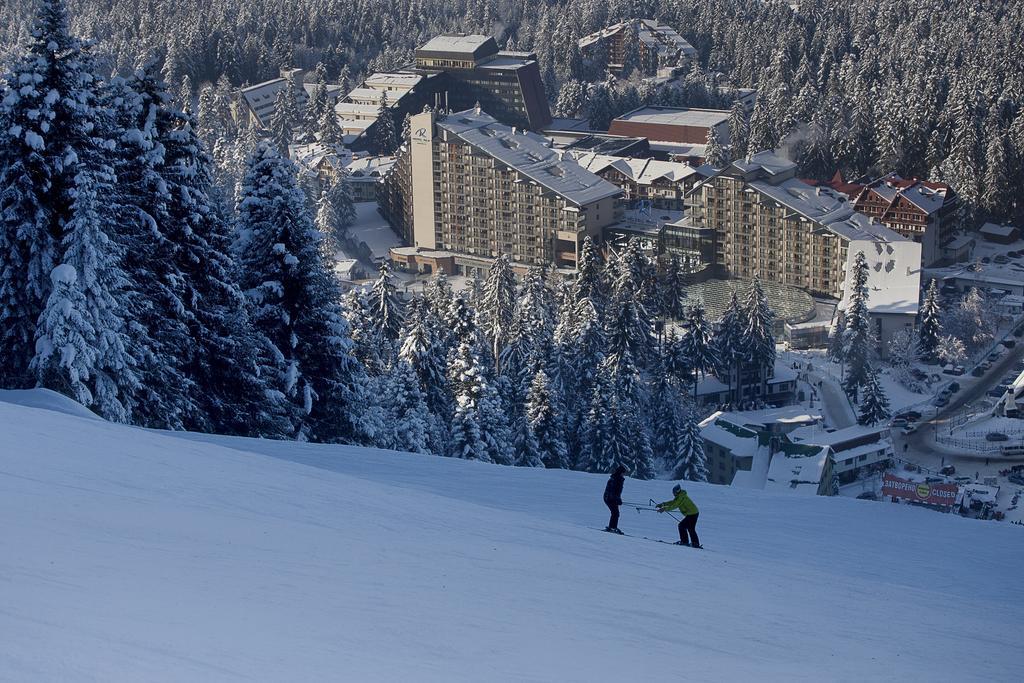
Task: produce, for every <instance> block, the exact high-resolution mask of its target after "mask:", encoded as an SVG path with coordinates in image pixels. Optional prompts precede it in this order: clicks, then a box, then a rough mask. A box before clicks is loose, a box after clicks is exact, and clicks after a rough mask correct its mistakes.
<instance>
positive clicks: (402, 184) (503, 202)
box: [381, 107, 622, 274]
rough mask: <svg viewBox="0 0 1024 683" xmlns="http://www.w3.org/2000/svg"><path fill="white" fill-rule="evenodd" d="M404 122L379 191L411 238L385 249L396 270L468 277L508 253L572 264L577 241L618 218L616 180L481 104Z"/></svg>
mask: <svg viewBox="0 0 1024 683" xmlns="http://www.w3.org/2000/svg"><path fill="white" fill-rule="evenodd" d="M411 123H412V125H411V140H410V141H409V143H408V145H407V147H406V149H404V150H403V151H402V152H401V154H400V155H399V159H398V161H397V162H396V165H395V168H394V170H393V171H392V173H391V174H389V175H388V177H387V178H386V180H385V183H384V186H383V188H382V193H381V194H382V202H381V210H382V211H383V212H384V214H385V216H386V217H387V218H388V220H389V221H390V222H391V224H392V226H393V227H395V228H396V230H398V231H399V233H400V234H402V236H403V237H404V238H405V240H406V242H407V243H408V244H409V245H410V247H409V248H406V249H398V250H393V252H392V258H393V259H394V260H395V261H396V263H397V265H399V266H400V267H404V268H407V269H410V270H418V271H421V272H426V271H430V270H434V269H437V268H442V269H444V270H446V271H448V272H455V273H464V274H469V273H472V272H474V271H475V270H476V269H480V270H484V269H486V268H487V267H488V266H489V265H490V263H491V261H492V260H493V259H494V258H495V257H496V256H498V255H499V254H508V255H509V256H510V257H511V260H512V262H513V264H515V265H518V266H519V267H520V268H523V267H528V266H548V265H551V264H554V265H555V266H557V267H561V268H567V269H574V268H575V267H576V263H577V259H578V257H579V252H580V249H581V247H582V243H583V240H584V238H585V237H586V236H588V235H589V236H591V237H592V238H593V239H594V240H595V241H598V242H599V241H600V240H601V235H602V232H603V229H604V228H605V227H606V226H608V225H611V224H613V223H615V222H616V220H617V219H618V217H619V215H620V209H619V208H618V207H617V204H618V200H619V198H620V197H621V195H622V191H621V190H620V189H619V188H618V187H616V186H615V185H613V184H611V183H609V182H608V181H606V180H602V179H601V178H600V177H598V176H596V175H595V174H593V173H591V172H589V171H587V170H585V169H584V168H582V167H581V166H580V165H579V164H577V163H576V162H575V161H573V160H572V159H571V158H570V157H569V156H568V155H567V154H565V153H564V152H562V151H559V150H555V149H552V148H551V146H550V143H549V142H548V141H547V139H546V138H544V137H542V136H540V135H537V134H536V133H532V132H529V131H527V130H523V129H518V128H513V127H509V126H506V125H503V124H501V123H498V122H497V121H496V120H495V119H494V117H492V116H490V115H488V114H486V113H484V112H483V111H482V110H481V109H480V108H479V107H477V108H474V109H470V110H467V111H463V112H459V113H455V114H451V115H450V116H447V117H445V118H439V117H437V116H436V115H435V113H434V112H433V111H426V112H423V113H421V114H418V115H416V116H414V117H412V120H411Z"/></svg>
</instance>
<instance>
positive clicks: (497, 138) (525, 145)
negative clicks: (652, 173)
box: [437, 109, 621, 206]
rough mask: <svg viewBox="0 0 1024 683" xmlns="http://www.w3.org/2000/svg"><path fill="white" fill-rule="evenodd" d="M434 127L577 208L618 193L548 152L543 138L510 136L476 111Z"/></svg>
mask: <svg viewBox="0 0 1024 683" xmlns="http://www.w3.org/2000/svg"><path fill="white" fill-rule="evenodd" d="M437 125H438V127H439V128H441V129H443V130H445V131H447V132H448V133H450V134H452V135H455V136H457V137H458V138H460V139H462V140H464V141H465V142H466V143H468V144H470V145H472V146H473V147H475V148H476V149H478V150H480V151H482V152H484V153H485V154H488V155H490V156H491V157H493V158H495V159H497V160H498V161H500V162H501V163H503V164H506V165H507V166H509V167H510V168H513V169H515V170H517V171H519V172H520V173H522V174H523V175H525V176H526V177H528V178H529V179H530V180H532V181H534V182H536V183H537V184H538V185H541V186H543V187H545V188H547V189H548V190H551V191H552V192H554V193H556V194H558V195H559V196H561V197H563V198H564V199H565V200H566V201H568V202H571V203H573V204H575V205H577V206H583V205H586V204H590V203H592V202H596V201H599V200H601V199H605V198H608V197H613V196H615V195H618V194H620V192H621V190H619V188H618V187H616V186H615V185H613V184H611V183H609V182H608V181H606V180H603V179H602V178H600V177H598V176H596V175H594V174H593V173H591V172H590V171H587V170H586V169H584V168H583V167H582V166H580V165H579V164H577V163H576V162H575V161H573V160H572V159H571V158H570V157H568V156H567V155H565V154H564V153H563V152H558V151H555V150H553V149H551V147H549V146H548V142H547V140H546V138H544V137H542V136H540V135H537V134H536V133H532V132H529V131H525V130H523V131H518V130H517V131H515V132H513V129H512V128H510V127H508V126H506V125H504V124H501V123H498V122H497V121H496V120H495V119H494V117H492V116H490V115H489V114H486V113H484V112H482V111H480V110H479V109H470V110H467V111H463V112H459V113H457V114H452V115H450V116H448V117H446V118H445V119H443V120H440V121H438V122H437Z"/></svg>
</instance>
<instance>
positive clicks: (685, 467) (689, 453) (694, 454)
mask: <svg viewBox="0 0 1024 683" xmlns="http://www.w3.org/2000/svg"><path fill="white" fill-rule="evenodd" d="M677 414H678V416H679V418H678V419H679V420H680V421H681V424H680V425H679V428H678V429H677V430H676V436H677V439H676V442H675V443H674V444H672V450H671V462H672V466H671V471H672V475H671V477H670V478H671V479H685V480H687V481H707V480H708V465H707V456H706V455H705V453H704V439H703V437H701V435H700V425H699V424H698V422H697V415H696V413H695V412H694V411H693V409H692V408H687V409H684V410H680V411H678V413H677Z"/></svg>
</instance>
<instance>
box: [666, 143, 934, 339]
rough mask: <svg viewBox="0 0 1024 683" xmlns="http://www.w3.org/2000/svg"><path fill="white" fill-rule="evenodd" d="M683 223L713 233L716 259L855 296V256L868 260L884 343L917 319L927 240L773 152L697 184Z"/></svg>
mask: <svg viewBox="0 0 1024 683" xmlns="http://www.w3.org/2000/svg"><path fill="white" fill-rule="evenodd" d="M688 208H689V209H690V211H689V214H688V215H687V217H686V218H685V219H684V223H688V224H689V225H692V226H693V227H694V228H703V229H710V230H713V231H714V241H715V248H714V254H715V258H714V265H715V266H717V267H718V269H719V270H720V271H724V273H723V274H725V275H727V276H729V277H739V278H750V277H753V276H754V275H755V274H757V275H758V276H760V277H761V279H763V280H768V281H771V282H777V283H780V284H783V285H788V286H790V287H794V288H797V289H802V290H805V291H807V292H810V293H811V294H815V295H819V296H825V297H830V298H835V299H839V300H840V304H839V306H840V309H842V308H843V307H844V306H845V304H846V302H847V298H846V297H847V295H848V292H849V286H848V279H849V277H850V274H851V272H852V267H851V266H852V264H853V260H854V258H855V257H856V254H857V253H858V252H864V255H865V256H866V257H867V261H868V267H869V272H868V290H869V291H868V308H869V310H870V311H871V313H872V315H873V318H874V321H875V326H876V327H875V330H874V332H875V335H876V339H877V340H878V341H879V343H880V345H884V343H885V342H886V341H887V340H888V339H890V338H891V336H892V335H893V334H894V333H895V332H896V331H898V330H900V329H904V328H907V327H912V326H913V324H914V318H915V316H916V314H917V308H918V299H919V293H920V282H921V244H920V243H918V242H914V241H912V240H909V239H907V238H906V237H904V236H902V235H900V234H898V233H897V232H895V231H894V230H892V229H891V228H889V227H887V226H886V225H884V224H883V223H880V222H879V221H878V219H877V218H873V217H868V216H865V215H864V214H862V213H858V212H857V211H855V210H854V207H853V205H852V204H851V203H850V201H849V199H848V198H847V196H846V195H844V194H841V193H839V192H837V191H835V190H833V189H832V188H830V187H823V186H817V187H815V186H811V185H809V184H807V183H805V182H803V181H801V180H799V179H798V178H797V177H796V164H794V163H793V162H791V161H789V160H788V159H785V158H783V157H780V156H778V155H777V154H775V153H773V152H760V153H758V154H755V155H753V156H751V157H748V158H747V159H741V160H737V161H734V162H733V163H732V164H730V165H729V166H727V167H726V168H724V169H722V170H721V171H720V172H718V173H717V174H715V175H714V176H712V177H711V178H708V179H707V180H705V181H703V182H701V183H699V184H698V185H696V186H695V187H694V189H693V190H691V192H690V195H689V200H688Z"/></svg>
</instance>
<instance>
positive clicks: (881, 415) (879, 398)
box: [857, 368, 892, 425]
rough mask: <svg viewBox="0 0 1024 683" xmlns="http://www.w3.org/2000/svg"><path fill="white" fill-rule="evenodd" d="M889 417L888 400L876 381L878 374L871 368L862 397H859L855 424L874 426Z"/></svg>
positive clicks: (880, 385)
mask: <svg viewBox="0 0 1024 683" xmlns="http://www.w3.org/2000/svg"><path fill="white" fill-rule="evenodd" d="M891 415H892V412H891V411H890V410H889V399H888V398H887V397H886V395H885V390H884V389H882V384H881V382H879V381H878V372H877V371H876V370H875V369H874V368H871V369H869V372H868V376H867V380H866V381H865V384H864V395H863V396H862V397H861V401H860V414H859V415H858V416H857V422H858V423H859V424H862V425H876V424H878V423H879V422H884V421H886V420H887V419H889V417H890V416H891Z"/></svg>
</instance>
